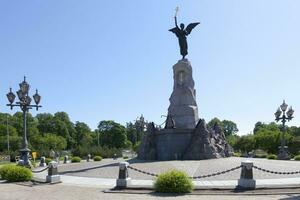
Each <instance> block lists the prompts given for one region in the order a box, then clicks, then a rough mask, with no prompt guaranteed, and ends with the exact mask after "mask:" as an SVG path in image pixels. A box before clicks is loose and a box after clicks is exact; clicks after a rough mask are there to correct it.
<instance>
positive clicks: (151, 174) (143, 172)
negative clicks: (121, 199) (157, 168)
mask: <svg viewBox="0 0 300 200" xmlns="http://www.w3.org/2000/svg"><path fill="white" fill-rule="evenodd" d="M128 168H129V169H132V170H134V171H137V172H140V173H142V174H147V175H149V176H155V177H157V176H158V174H153V173H149V172H146V171H143V170H139V169H137V168H134V167H131V166H128Z"/></svg>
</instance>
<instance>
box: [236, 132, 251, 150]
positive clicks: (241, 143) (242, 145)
mask: <svg viewBox="0 0 300 200" xmlns="http://www.w3.org/2000/svg"><path fill="white" fill-rule="evenodd" d="M233 148H234V149H235V150H240V151H242V152H250V151H252V150H254V149H255V139H254V135H252V134H248V135H243V136H241V137H239V138H238V140H237V141H236V143H235V144H234V146H233Z"/></svg>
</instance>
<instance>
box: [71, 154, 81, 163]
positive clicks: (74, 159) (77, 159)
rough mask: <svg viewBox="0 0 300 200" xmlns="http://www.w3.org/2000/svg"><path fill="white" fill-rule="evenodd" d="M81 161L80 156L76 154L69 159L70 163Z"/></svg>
mask: <svg viewBox="0 0 300 200" xmlns="http://www.w3.org/2000/svg"><path fill="white" fill-rule="evenodd" d="M80 161H81V158H80V157H78V156H74V157H73V158H72V159H71V163H78V162H80Z"/></svg>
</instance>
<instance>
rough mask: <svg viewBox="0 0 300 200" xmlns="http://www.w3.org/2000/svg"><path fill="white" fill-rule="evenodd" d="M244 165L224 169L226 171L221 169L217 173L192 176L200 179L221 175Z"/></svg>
mask: <svg viewBox="0 0 300 200" xmlns="http://www.w3.org/2000/svg"><path fill="white" fill-rule="evenodd" d="M241 167H242V166H241V165H239V166H237V167H233V168H231V169H228V170H224V171H221V172H216V173H212V174H207V175H200V176H193V177H190V178H192V179H199V178H207V177H212V176H218V175H221V174H226V173H228V172H232V171H235V170H237V169H239V168H241Z"/></svg>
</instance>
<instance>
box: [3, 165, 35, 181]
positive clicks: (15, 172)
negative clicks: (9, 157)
mask: <svg viewBox="0 0 300 200" xmlns="http://www.w3.org/2000/svg"><path fill="white" fill-rule="evenodd" d="M0 176H1V178H2V179H5V180H7V181H9V182H20V181H30V180H31V179H32V172H31V171H30V169H28V168H26V167H21V166H16V165H6V166H4V167H2V168H1V169H0Z"/></svg>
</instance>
